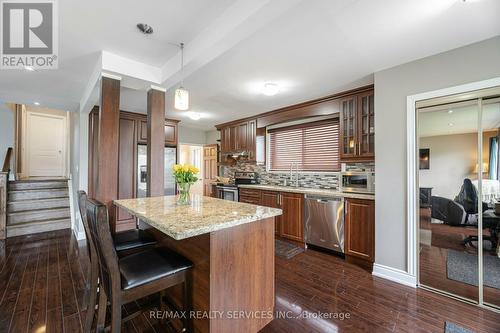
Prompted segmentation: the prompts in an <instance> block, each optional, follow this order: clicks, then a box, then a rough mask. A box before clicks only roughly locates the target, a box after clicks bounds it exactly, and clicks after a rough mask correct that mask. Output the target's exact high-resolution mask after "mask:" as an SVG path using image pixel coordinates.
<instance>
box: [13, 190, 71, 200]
mask: <svg viewBox="0 0 500 333" xmlns="http://www.w3.org/2000/svg"><path fill="white" fill-rule="evenodd" d="M65 197H68V189H67V188H61V189H40V190H21V191H9V199H8V202H13V201H21V200H35V199H49V198H65Z"/></svg>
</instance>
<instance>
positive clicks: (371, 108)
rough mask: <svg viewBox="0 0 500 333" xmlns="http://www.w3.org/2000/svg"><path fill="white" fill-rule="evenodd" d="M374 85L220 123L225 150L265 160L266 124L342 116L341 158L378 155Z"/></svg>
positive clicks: (367, 158)
mask: <svg viewBox="0 0 500 333" xmlns="http://www.w3.org/2000/svg"><path fill="white" fill-rule="evenodd" d="M374 96H375V95H374V89H373V85H370V86H364V87H360V88H357V89H353V90H349V91H345V92H342V93H338V94H335V95H330V96H326V97H323V98H319V99H316V100H312V101H307V102H304V103H300V104H296V105H291V106H287V107H284V108H281V109H277V110H273V111H269V112H265V113H262V114H259V115H257V116H256V117H255V118H253V119H250V120H249V119H248V118H246V119H242V120H240V121H238V120H236V121H232V122H228V123H224V124H220V125H217V126H216V128H217V129H218V130H219V131H220V137H221V141H220V145H221V153H222V154H240V153H246V155H247V157H248V160H250V161H256V162H257V163H260V164H263V163H265V134H266V128H267V127H268V126H271V125H276V124H281V123H284V122H288V121H293V120H300V119H312V118H314V117H336V116H339V120H340V134H339V143H340V147H339V148H340V149H339V150H340V160H341V162H356V161H359V162H369V161H373V159H374V158H375V98H374Z"/></svg>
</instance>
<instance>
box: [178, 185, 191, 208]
mask: <svg viewBox="0 0 500 333" xmlns="http://www.w3.org/2000/svg"><path fill="white" fill-rule="evenodd" d="M177 185H178V186H179V196H178V197H177V204H178V205H189V204H190V203H191V200H190V197H189V189H190V188H191V183H177Z"/></svg>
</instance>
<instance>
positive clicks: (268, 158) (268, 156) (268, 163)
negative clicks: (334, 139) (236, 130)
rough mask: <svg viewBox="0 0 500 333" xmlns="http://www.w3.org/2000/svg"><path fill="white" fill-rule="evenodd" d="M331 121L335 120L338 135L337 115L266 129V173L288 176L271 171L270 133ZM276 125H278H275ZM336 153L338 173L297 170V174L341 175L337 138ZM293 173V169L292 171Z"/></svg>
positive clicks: (338, 117) (338, 116)
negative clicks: (337, 153) (337, 156)
mask: <svg viewBox="0 0 500 333" xmlns="http://www.w3.org/2000/svg"><path fill="white" fill-rule="evenodd" d="M331 120H337V121H338V122H339V123H338V126H339V134H340V115H339V114H338V113H337V114H335V115H334V116H328V117H318V119H311V118H309V119H307V120H305V121H304V120H302V121H290V122H286V123H281V124H279V126H276V127H274V126H272V127H270V128H269V127H268V128H266V173H270V174H289V173H290V171H289V170H287V171H281V170H271V149H270V148H271V136H270V133H269V132H270V131H271V132H272V131H275V130H278V129H281V128H293V127H305V126H307V125H308V124H311V125H312V124H314V123H319V122H326V121H331ZM277 125H278V124H277ZM338 140H339V141H338V152H339V171H311V170H307V171H301V170H299V171H298V172H299V174H301V175H340V173H341V161H340V137H339V138H338ZM293 172H295V169H294V171H293Z"/></svg>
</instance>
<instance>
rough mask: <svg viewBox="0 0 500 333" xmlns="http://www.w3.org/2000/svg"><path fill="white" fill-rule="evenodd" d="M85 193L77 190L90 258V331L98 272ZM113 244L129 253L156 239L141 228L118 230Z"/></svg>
mask: <svg viewBox="0 0 500 333" xmlns="http://www.w3.org/2000/svg"><path fill="white" fill-rule="evenodd" d="M86 202H87V193H85V191H78V208H79V210H80V217H81V218H82V223H83V228H84V230H85V237H86V241H87V251H88V256H89V259H90V277H89V280H90V281H89V286H88V288H89V296H88V307H87V314H86V318H85V325H84V329H85V332H90V329H91V327H92V323H93V320H94V315H95V305H96V299H97V283H98V282H97V280H98V274H99V265H98V261H99V258H98V257H97V252H96V248H95V245H94V243H93V242H92V238H91V234H90V229H89V224H88V221H87V210H86ZM113 244H114V246H115V249H116V251H118V252H121V253H129V252H131V251H133V250H138V249H144V248H145V247H148V246H153V245H155V244H156V241H155V239H154V238H153V237H151V236H150V235H148V234H147V233H146V232H144V231H143V230H138V229H136V230H127V231H122V232H118V233H116V234H115V236H114V238H113Z"/></svg>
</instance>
